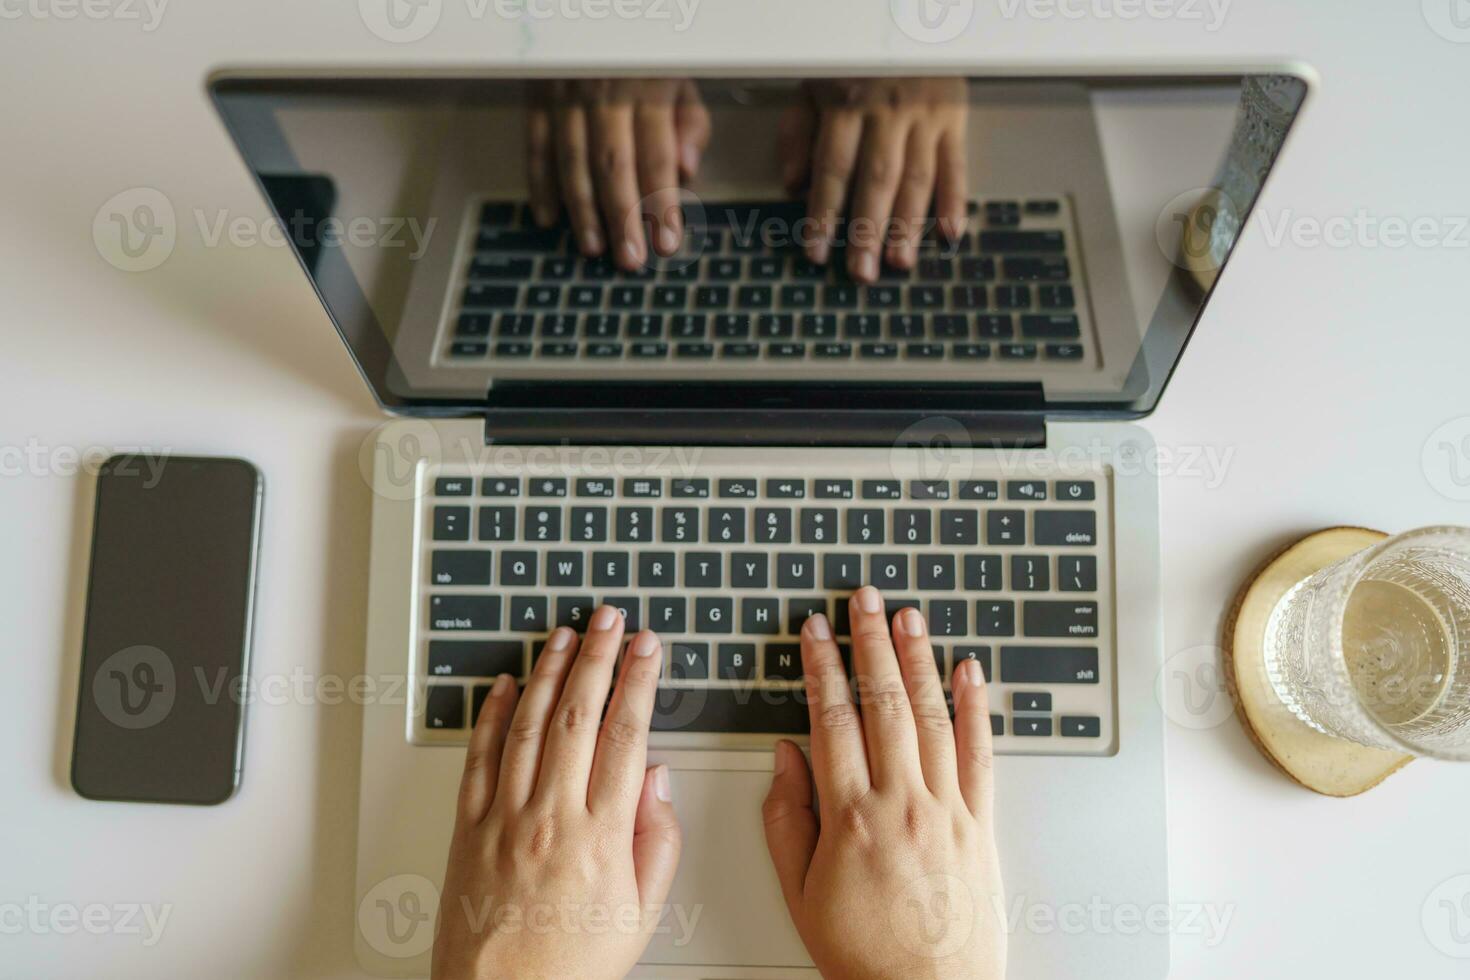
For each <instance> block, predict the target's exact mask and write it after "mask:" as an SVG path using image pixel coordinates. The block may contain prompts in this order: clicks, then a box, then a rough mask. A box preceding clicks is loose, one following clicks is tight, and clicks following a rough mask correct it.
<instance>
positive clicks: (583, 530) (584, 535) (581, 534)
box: [567, 507, 607, 541]
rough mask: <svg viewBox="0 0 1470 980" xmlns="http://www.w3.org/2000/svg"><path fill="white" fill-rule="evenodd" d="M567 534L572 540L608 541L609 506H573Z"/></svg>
mask: <svg viewBox="0 0 1470 980" xmlns="http://www.w3.org/2000/svg"><path fill="white" fill-rule="evenodd" d="M567 536H568V540H571V541H606V540H607V508H606V507H573V508H572V515H571V524H570V526H569V527H568V529H567Z"/></svg>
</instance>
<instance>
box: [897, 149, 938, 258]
mask: <svg viewBox="0 0 1470 980" xmlns="http://www.w3.org/2000/svg"><path fill="white" fill-rule="evenodd" d="M938 153H939V138H938V135H937V134H936V133H935V132H934V131H932V130H930V129H929V128H928V127H925V126H914V127H913V128H912V129H910V130H909V139H908V147H907V148H906V149H905V151H904V164H903V179H902V180H901V181H900V182H899V185H898V196H897V197H896V198H895V199H894V201H893V230H892V232H891V234H890V235H889V236H888V248H887V258H888V264H889V265H892V266H895V267H897V268H899V269H912V268H913V266H914V263H915V262H916V261H918V258H919V240H920V239H921V238H923V236H924V224H925V223H926V222H927V221H928V220H929V202H930V201H932V200H933V199H934V175H935V169H936V167H937V161H936V159H935V157H936V156H937V154H938Z"/></svg>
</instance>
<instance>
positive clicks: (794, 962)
mask: <svg viewBox="0 0 1470 980" xmlns="http://www.w3.org/2000/svg"><path fill="white" fill-rule="evenodd" d="M669 775H670V777H671V779H672V781H673V790H674V809H675V810H676V811H677V812H678V814H679V825H680V826H681V827H682V828H683V830H684V851H683V855H682V857H680V859H679V873H678V876H677V877H676V878H675V879H674V887H673V890H672V892H671V893H670V894H669V908H668V910H667V911H666V912H665V914H664V918H663V921H662V922H660V923H659V926H660V931H659V933H658V934H657V935H655V936H654V937H653V941H652V942H650V943H649V944H648V951H647V952H646V953H644V954H643V962H644V963H661V964H681V965H689V966H711V967H720V966H771V967H810V966H811V962H812V961H811V959H810V958H809V957H808V956H807V955H806V949H805V947H803V946H802V944H801V939H800V938H799V937H798V936H797V935H796V928H795V927H794V926H792V924H791V918H790V916H788V915H787V914H786V903H785V902H784V901H783V900H782V898H781V886H780V885H779V884H778V883H777V881H776V870H775V869H774V868H773V867H771V859H770V856H769V855H768V854H767V853H766V839H765V831H764V830H763V829H762V826H761V802H762V801H763V800H764V799H765V797H766V790H767V789H768V788H769V787H770V785H771V774H770V773H769V772H740V771H732V770H709V769H693V770H691V769H683V770H681V769H674V770H673V771H672V772H671V773H670V774H669Z"/></svg>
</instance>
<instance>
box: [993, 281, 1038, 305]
mask: <svg viewBox="0 0 1470 980" xmlns="http://www.w3.org/2000/svg"><path fill="white" fill-rule="evenodd" d="M994 293H995V308H996V309H998V310H1024V309H1027V308H1028V307H1030V305H1031V287H1030V286H1017V285H1010V284H1007V285H1004V286H996V287H995V290H994Z"/></svg>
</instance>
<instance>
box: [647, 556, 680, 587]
mask: <svg viewBox="0 0 1470 980" xmlns="http://www.w3.org/2000/svg"><path fill="white" fill-rule="evenodd" d="M674 561H675V559H674V553H673V552H672V551H645V552H642V553H640V554H639V555H638V586H639V588H643V589H671V588H673V587H674V584H675V583H674V579H675V571H674V570H675V568H676V566H675V564H674Z"/></svg>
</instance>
